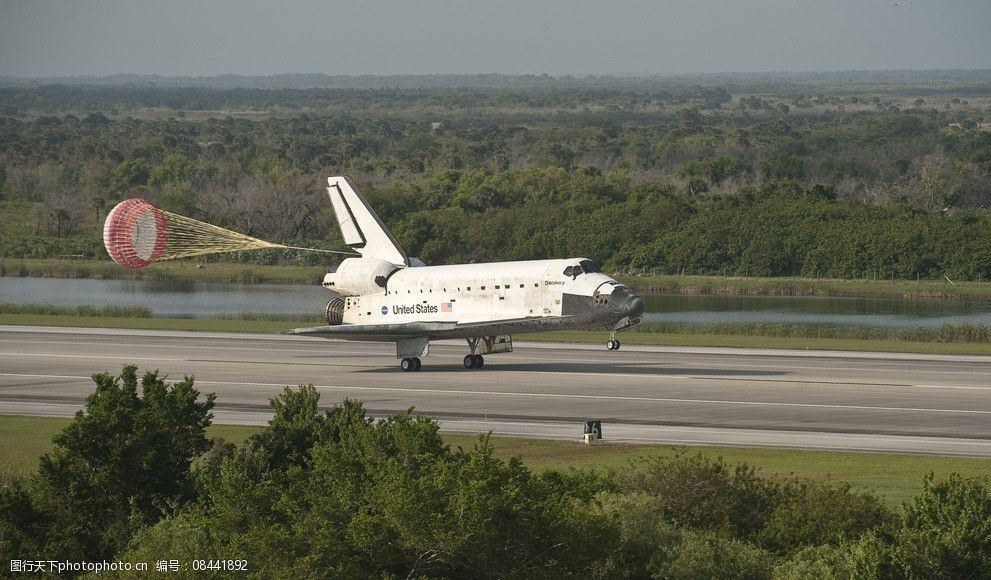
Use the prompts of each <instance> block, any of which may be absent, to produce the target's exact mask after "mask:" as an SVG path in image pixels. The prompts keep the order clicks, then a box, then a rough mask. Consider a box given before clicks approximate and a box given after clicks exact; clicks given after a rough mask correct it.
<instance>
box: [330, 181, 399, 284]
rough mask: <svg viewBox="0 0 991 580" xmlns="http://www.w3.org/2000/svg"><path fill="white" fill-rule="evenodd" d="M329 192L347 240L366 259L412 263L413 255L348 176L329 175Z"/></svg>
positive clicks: (397, 263) (342, 233) (346, 242)
mask: <svg viewBox="0 0 991 580" xmlns="http://www.w3.org/2000/svg"><path fill="white" fill-rule="evenodd" d="M327 184H328V187H327V194H328V195H330V204H331V206H332V207H333V208H334V214H335V215H336V216H337V225H338V226H340V228H341V237H343V238H344V243H345V244H347V245H348V246H349V247H351V248H352V249H354V250H355V251H357V252H358V253H359V254H361V257H363V258H378V259H380V260H385V261H387V262H392V263H393V264H396V265H397V266H404V265H405V266H408V265H409V257H408V256H407V255H406V252H405V251H403V248H402V247H401V246H400V245H399V242H397V241H396V238H394V237H393V236H392V232H390V231H389V230H388V229H386V227H385V225H384V224H383V223H382V220H381V219H379V216H378V214H376V213H375V211H374V210H373V209H372V208H371V206H370V205H368V201H367V200H366V199H365V197H364V196H363V195H361V194H360V193H359V192H358V190H357V189H355V187H354V184H353V183H351V180H350V179H348V178H347V177H343V176H341V177H328V178H327Z"/></svg>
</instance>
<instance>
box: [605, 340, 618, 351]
mask: <svg viewBox="0 0 991 580" xmlns="http://www.w3.org/2000/svg"><path fill="white" fill-rule="evenodd" d="M606 348H607V349H608V350H616V341H615V340H610V341H609V342H607V343H606Z"/></svg>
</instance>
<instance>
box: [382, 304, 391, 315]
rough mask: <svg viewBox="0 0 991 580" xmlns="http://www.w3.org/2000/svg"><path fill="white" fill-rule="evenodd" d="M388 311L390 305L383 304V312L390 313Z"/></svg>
mask: <svg viewBox="0 0 991 580" xmlns="http://www.w3.org/2000/svg"><path fill="white" fill-rule="evenodd" d="M388 313H389V307H388V306H383V307H382V314H388Z"/></svg>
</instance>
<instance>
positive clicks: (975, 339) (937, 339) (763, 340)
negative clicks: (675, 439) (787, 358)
mask: <svg viewBox="0 0 991 580" xmlns="http://www.w3.org/2000/svg"><path fill="white" fill-rule="evenodd" d="M4 324H7V325H23V326H67V327H92V328H122V329H144V330H190V331H213V332H259V333H277V332H281V331H283V330H285V329H287V328H292V327H297V326H315V325H319V324H322V321H321V320H320V319H319V317H317V316H313V317H284V316H279V315H264V314H240V315H236V316H230V317H223V318H219V317H218V318H208V319H201V318H152V317H151V312H150V311H149V310H148V309H147V308H142V307H104V308H92V307H87V306H50V305H32V304H26V305H23V304H4V303H0V325H4ZM604 337H605V333H604V331H594V330H591V331H587V330H583V331H560V332H543V333H535V334H526V335H521V336H519V337H517V338H518V339H520V340H524V341H526V340H532V341H553V342H571V343H585V344H588V343H591V344H597V343H600V342H603V340H604ZM621 340H622V341H623V342H624V343H626V344H628V345H629V344H639V345H661V346H702V347H705V346H713V347H735V348H788V349H809V350H849V351H872V352H909V353H923V354H925V353H928V354H974V355H991V327H987V326H980V325H957V326H946V327H942V328H932V329H929V328H913V329H901V330H899V329H886V328H875V327H832V326H828V325H819V324H763V323H760V324H702V325H691V324H657V323H648V324H644V325H642V326H640V327H638V328H637V329H635V330H633V331H630V332H626V333H623V334H622V335H621Z"/></svg>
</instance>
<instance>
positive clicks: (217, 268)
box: [0, 258, 327, 284]
mask: <svg viewBox="0 0 991 580" xmlns="http://www.w3.org/2000/svg"><path fill="white" fill-rule="evenodd" d="M326 273H327V267H326V266H266V265H254V264H243V263H238V262H199V261H195V260H177V261H174V262H157V263H155V264H152V265H150V266H148V267H146V268H139V269H135V270H128V269H126V268H122V267H120V266H118V265H117V264H115V263H114V262H111V261H110V260H67V259H63V260H59V259H42V258H38V259H29V258H4V259H0V276H17V277H22V278H23V277H32V278H92V279H98V280H155V281H195V282H229V283H239V284H261V283H266V284H319V283H320V282H321V281H322V280H323V277H324V274H326Z"/></svg>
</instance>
